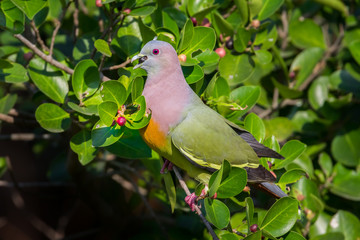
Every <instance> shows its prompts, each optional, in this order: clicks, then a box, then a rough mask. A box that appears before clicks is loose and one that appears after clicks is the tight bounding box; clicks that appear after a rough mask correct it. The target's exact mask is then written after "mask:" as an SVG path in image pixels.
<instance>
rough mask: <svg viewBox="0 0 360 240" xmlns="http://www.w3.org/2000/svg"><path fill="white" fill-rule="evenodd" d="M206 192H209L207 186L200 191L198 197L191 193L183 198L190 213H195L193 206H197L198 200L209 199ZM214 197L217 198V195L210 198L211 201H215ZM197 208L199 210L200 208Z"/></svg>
mask: <svg viewBox="0 0 360 240" xmlns="http://www.w3.org/2000/svg"><path fill="white" fill-rule="evenodd" d="M208 191H209V187H208V185H205V188H204V189H203V190H202V191H201V194H200V195H199V196H196V194H195V193H191V194H190V195H188V196H186V197H185V202H186V203H187V204H188V205H189V207H190V208H191V211H195V206H197V203H198V201H199V200H201V199H205V198H207V197H209V195H208ZM216 197H217V193H215V194H214V195H213V196H212V197H211V199H215V198H216ZM198 207H199V208H201V206H198Z"/></svg>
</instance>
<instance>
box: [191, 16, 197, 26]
mask: <svg viewBox="0 0 360 240" xmlns="http://www.w3.org/2000/svg"><path fill="white" fill-rule="evenodd" d="M190 19H191V21H192V23H193V25H194V26H196V25H197V21H196V18H194V17H192V18H190Z"/></svg>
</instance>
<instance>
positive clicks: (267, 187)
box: [257, 182, 288, 198]
mask: <svg viewBox="0 0 360 240" xmlns="http://www.w3.org/2000/svg"><path fill="white" fill-rule="evenodd" d="M257 187H258V188H260V189H261V190H263V191H265V192H267V193H269V194H271V195H272V196H274V197H276V198H282V197H287V196H288V195H287V194H286V193H284V192H283V191H282V190H281V188H280V187H279V186H277V185H276V184H275V183H271V182H262V183H259V184H258V185H257Z"/></svg>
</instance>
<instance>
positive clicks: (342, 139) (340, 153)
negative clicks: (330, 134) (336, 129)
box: [331, 129, 360, 166]
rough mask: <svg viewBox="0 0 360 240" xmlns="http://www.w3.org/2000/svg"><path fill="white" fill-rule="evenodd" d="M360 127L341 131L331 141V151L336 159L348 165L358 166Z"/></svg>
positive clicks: (359, 158) (359, 159) (359, 157)
mask: <svg viewBox="0 0 360 240" xmlns="http://www.w3.org/2000/svg"><path fill="white" fill-rule="evenodd" d="M359 141H360V129H356V130H352V131H349V132H340V133H339V134H338V135H336V136H335V138H334V139H333V141H332V142H331V152H332V154H333V156H334V158H335V160H336V161H338V162H340V163H342V164H344V165H346V166H357V165H358V164H359V161H360V148H359V147H357V143H359Z"/></svg>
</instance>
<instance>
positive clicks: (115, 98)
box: [100, 80, 127, 109]
mask: <svg viewBox="0 0 360 240" xmlns="http://www.w3.org/2000/svg"><path fill="white" fill-rule="evenodd" d="M100 89H101V97H102V99H103V100H104V101H111V102H114V103H116V104H117V106H118V109H120V108H121V106H122V105H123V104H124V103H125V101H126V98H127V94H126V89H125V87H124V85H122V84H121V83H120V82H119V81H114V80H111V81H106V82H103V83H102V84H101V88H100Z"/></svg>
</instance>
